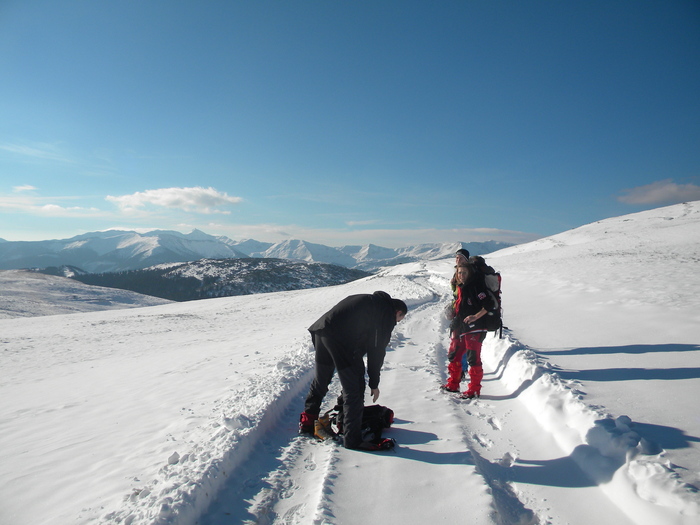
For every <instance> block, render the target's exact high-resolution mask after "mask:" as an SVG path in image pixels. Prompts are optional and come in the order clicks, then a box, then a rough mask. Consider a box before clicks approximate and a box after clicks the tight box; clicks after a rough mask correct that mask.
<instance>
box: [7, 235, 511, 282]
mask: <svg viewBox="0 0 700 525" xmlns="http://www.w3.org/2000/svg"><path fill="white" fill-rule="evenodd" d="M508 246H512V244H509V243H503V242H498V241H487V242H471V243H465V242H462V243H436V244H421V245H417V246H408V247H405V248H399V249H392V248H383V247H381V246H375V245H372V244H370V245H366V246H343V247H340V248H333V247H330V246H325V245H322V244H315V243H311V242H308V241H302V240H286V241H283V242H279V243H276V244H273V243H266V242H260V241H256V240H253V239H247V240H243V241H233V240H231V239H229V238H228V237H224V236H214V235H209V234H206V233H204V232H202V231H200V230H194V231H192V232H191V233H188V234H183V233H180V232H176V231H165V230H154V231H151V232H147V233H138V232H135V231H121V230H108V231H102V232H91V233H85V234H82V235H78V236H76V237H72V238H70V239H63V240H48V241H2V240H1V239H0V270H14V269H21V268H46V267H50V266H75V267H78V268H80V269H82V270H85V271H87V272H91V273H100V272H114V271H122V270H139V269H143V268H148V267H150V266H154V265H157V264H164V263H176V262H188V261H196V260H199V259H238V258H244V257H254V258H278V259H295V260H301V261H306V262H320V263H328V264H337V265H339V266H345V267H347V268H357V269H361V270H374V269H376V268H379V267H382V266H395V265H397V264H402V263H406V262H413V261H419V260H437V259H442V258H445V257H448V256H451V255H452V254H454V252H455V251H456V250H457V249H459V248H466V249H467V250H469V251H470V252H471V253H473V254H479V255H483V254H486V253H490V252H493V251H495V250H499V249H501V248H506V247H508Z"/></svg>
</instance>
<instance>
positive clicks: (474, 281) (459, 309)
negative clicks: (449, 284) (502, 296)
mask: <svg viewBox="0 0 700 525" xmlns="http://www.w3.org/2000/svg"><path fill="white" fill-rule="evenodd" d="M457 289H458V297H457V299H456V301H455V306H454V308H455V317H454V319H453V320H452V324H451V326H450V328H451V329H452V330H453V331H456V332H457V333H461V334H463V333H467V332H476V331H481V330H489V329H491V330H492V329H493V326H492V324H493V322H492V319H493V317H494V315H497V314H498V302H497V301H496V298H495V297H494V296H493V294H492V293H491V292H489V290H488V288H487V287H486V283H485V282H484V277H483V275H481V274H479V273H475V274H474V275H473V276H472V278H471V279H470V280H469V281H467V282H466V283H464V284H461V285H459V286H458V288H457ZM482 308H484V309H486V311H487V312H488V314H487V315H485V316H483V317H481V318H480V319H479V320H477V321H476V322H474V323H471V324H469V325H467V324H466V323H464V318H465V317H467V316H469V315H474V314H476V313H478V312H480V311H481V309H482Z"/></svg>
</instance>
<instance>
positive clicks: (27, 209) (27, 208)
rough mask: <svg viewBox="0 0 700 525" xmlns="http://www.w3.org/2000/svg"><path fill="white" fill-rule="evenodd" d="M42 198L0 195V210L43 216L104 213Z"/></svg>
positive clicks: (96, 214) (86, 215)
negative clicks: (46, 200) (46, 201)
mask: <svg viewBox="0 0 700 525" xmlns="http://www.w3.org/2000/svg"><path fill="white" fill-rule="evenodd" d="M41 200H42V199H36V198H31V197H30V198H27V197H20V196H9V197H8V196H3V195H0V212H5V213H17V212H19V213H29V214H31V215H39V216H44V217H77V218H85V217H97V216H101V215H104V213H103V212H101V211H100V210H98V209H97V208H85V207H83V206H60V205H58V204H53V203H48V204H42V202H41Z"/></svg>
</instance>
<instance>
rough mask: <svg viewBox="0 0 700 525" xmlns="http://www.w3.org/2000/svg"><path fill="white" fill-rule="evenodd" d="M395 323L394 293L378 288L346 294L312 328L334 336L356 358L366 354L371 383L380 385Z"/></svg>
mask: <svg viewBox="0 0 700 525" xmlns="http://www.w3.org/2000/svg"><path fill="white" fill-rule="evenodd" d="M394 326H396V310H395V309H394V304H393V303H392V301H391V297H390V296H389V294H388V293H386V292H381V291H378V292H374V293H373V294H358V295H351V296H349V297H346V298H345V299H343V300H342V301H340V302H339V303H338V304H336V305H335V306H334V307H333V308H331V309H330V310H329V311H328V312H326V313H325V314H324V315H322V316H321V317H320V318H319V319H318V320H317V321H316V322H315V323H314V324H312V325H311V326H310V327H309V332H311V333H312V334H314V333H319V334H321V335H324V336H326V337H330V338H332V339H335V340H336V341H338V342H339V343H341V346H342V348H343V351H346V352H348V353H352V357H353V358H362V356H364V355H367V375H368V376H369V387H370V388H377V387H378V386H379V372H380V370H381V367H382V364H384V356H385V355H386V347H387V345H388V344H389V340H390V339H391V332H392V330H393V329H394Z"/></svg>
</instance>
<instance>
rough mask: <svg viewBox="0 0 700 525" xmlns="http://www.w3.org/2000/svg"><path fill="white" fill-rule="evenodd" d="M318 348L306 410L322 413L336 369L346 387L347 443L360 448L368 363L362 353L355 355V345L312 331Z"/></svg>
mask: <svg viewBox="0 0 700 525" xmlns="http://www.w3.org/2000/svg"><path fill="white" fill-rule="evenodd" d="M312 340H313V343H314V348H315V349H316V375H315V377H314V379H313V381H312V382H311V388H310V389H309V394H308V395H307V396H306V403H305V404H304V410H305V411H306V412H308V413H309V414H318V413H320V411H321V403H322V402H323V398H324V397H325V395H326V394H327V393H328V386H329V385H330V384H331V380H332V379H333V373H334V372H335V371H336V370H338V379H339V380H340V386H341V387H342V389H343V394H342V396H343V414H344V417H343V444H344V445H345V447H346V448H357V447H358V446H359V445H360V443H361V442H362V412H363V410H364V407H365V363H364V361H363V360H362V356H359V357H355V356H354V353H353V351H352V349H351V348H347V347H345V346H344V345H343V344H342V343H341V342H339V341H337V340H335V339H333V338H331V337H327V336H324V335H321V334H312Z"/></svg>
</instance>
